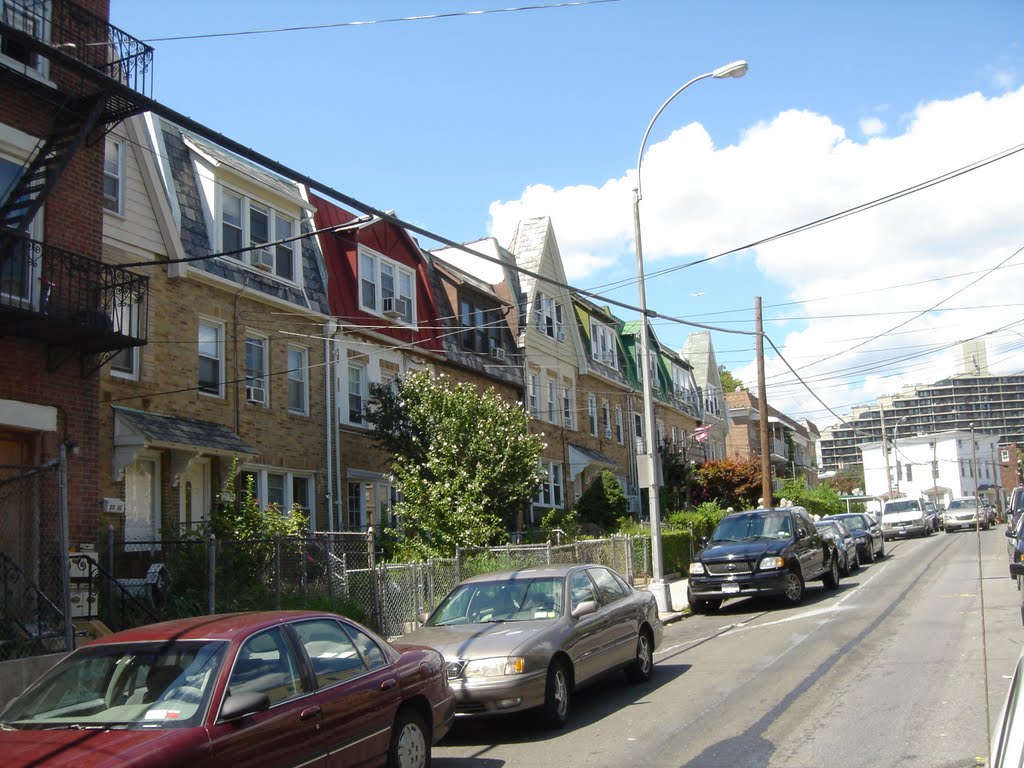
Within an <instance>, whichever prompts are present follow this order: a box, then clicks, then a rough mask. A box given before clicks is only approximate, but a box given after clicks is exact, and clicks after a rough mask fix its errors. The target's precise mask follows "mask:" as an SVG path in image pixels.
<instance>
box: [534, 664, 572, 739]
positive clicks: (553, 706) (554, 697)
mask: <svg viewBox="0 0 1024 768" xmlns="http://www.w3.org/2000/svg"><path fill="white" fill-rule="evenodd" d="M570 696H571V692H570V689H569V671H568V670H567V669H566V666H565V662H563V661H557V660H556V661H552V662H551V666H550V667H548V681H547V685H546V686H545V688H544V704H543V705H542V706H541V711H540V718H541V722H543V724H544V725H545V726H547V727H548V728H561V727H562V726H563V725H565V724H566V723H568V722H569V705H570V704H571V701H570Z"/></svg>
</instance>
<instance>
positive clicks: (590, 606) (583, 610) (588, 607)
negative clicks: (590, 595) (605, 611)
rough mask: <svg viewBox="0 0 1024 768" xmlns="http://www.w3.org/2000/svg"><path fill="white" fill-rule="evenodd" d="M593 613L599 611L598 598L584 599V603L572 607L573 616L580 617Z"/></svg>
mask: <svg viewBox="0 0 1024 768" xmlns="http://www.w3.org/2000/svg"><path fill="white" fill-rule="evenodd" d="M591 613H597V601H596V600H584V601H583V602H582V603H580V604H579V605H577V606H576V607H575V608H573V609H572V617H573V618H574V619H579V618H582V617H584V616H588V615H590V614H591Z"/></svg>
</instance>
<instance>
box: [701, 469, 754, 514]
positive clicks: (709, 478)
mask: <svg viewBox="0 0 1024 768" xmlns="http://www.w3.org/2000/svg"><path fill="white" fill-rule="evenodd" d="M692 495H693V501H694V503H697V504H701V503H703V502H706V501H713V502H715V503H716V504H718V506H719V507H734V508H736V509H744V508H746V509H749V508H750V507H753V506H754V505H755V504H756V503H757V499H758V497H759V496H760V495H761V462H760V460H759V459H757V458H752V459H746V460H738V459H718V460H716V461H705V462H704V463H703V464H701V465H700V466H699V467H697V468H696V469H695V470H694V473H693V490H692Z"/></svg>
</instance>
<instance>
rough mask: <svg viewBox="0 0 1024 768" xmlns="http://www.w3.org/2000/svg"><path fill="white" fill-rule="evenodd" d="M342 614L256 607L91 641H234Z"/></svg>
mask: <svg viewBox="0 0 1024 768" xmlns="http://www.w3.org/2000/svg"><path fill="white" fill-rule="evenodd" d="M324 617H326V618H332V619H337V618H339V617H338V616H336V615H335V614H331V613H323V612H320V611H254V612H249V613H221V614H214V615H211V616H191V617H189V618H186V619H173V620H171V621H162V622H159V623H157V624H147V625H145V626H142V627H136V628H134V629H126V630H123V631H121V632H115V633H114V634H112V635H106V636H104V637H101V638H98V639H96V640H93V641H92V642H90V643H88V645H103V644H114V643H141V642H159V641H161V640H224V641H231V640H234V639H235V638H237V637H239V636H243V635H248V634H250V633H252V632H254V631H258V630H261V629H266V628H268V627H273V626H277V625H279V624H284V623H287V622H289V621H295V620H296V619H303V618H324Z"/></svg>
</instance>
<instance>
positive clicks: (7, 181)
mask: <svg viewBox="0 0 1024 768" xmlns="http://www.w3.org/2000/svg"><path fill="white" fill-rule="evenodd" d="M23 172H24V168H23V167H22V165H21V164H20V163H19V162H17V161H11V160H6V159H4V158H3V157H0V202H4V201H6V199H7V197H8V195H9V194H10V192H11V190H13V188H14V185H15V184H17V183H18V180H19V179H20V178H21V175H22V173H23ZM23 199H25V200H27V199H28V197H27V196H24V197H23ZM39 222H40V217H39V216H36V219H35V221H34V222H33V224H32V228H31V232H30V234H31V236H33V237H36V238H38V237H39V235H40V231H39ZM36 261H37V259H35V257H34V256H33V254H32V253H31V251H30V250H29V248H28V247H24V248H20V247H11V248H5V249H3V250H2V251H0V294H3V296H4V298H5V299H7V301H5V303H12V302H11V301H10V300H11V299H13V300H14V302H13V305H14V306H19V305H22V306H24V308H26V309H27V308H35V305H36V302H37V301H38V302H39V304H40V305H41V306H40V308H41V309H42V308H45V305H46V302H47V301H48V298H49V296H48V289H46V288H45V287H43V288H42V291H41V290H40V281H39V276H38V269H37V268H36V266H35V263H36Z"/></svg>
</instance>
